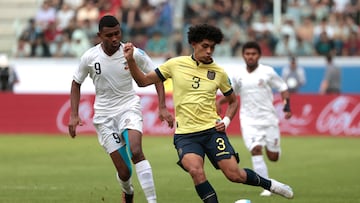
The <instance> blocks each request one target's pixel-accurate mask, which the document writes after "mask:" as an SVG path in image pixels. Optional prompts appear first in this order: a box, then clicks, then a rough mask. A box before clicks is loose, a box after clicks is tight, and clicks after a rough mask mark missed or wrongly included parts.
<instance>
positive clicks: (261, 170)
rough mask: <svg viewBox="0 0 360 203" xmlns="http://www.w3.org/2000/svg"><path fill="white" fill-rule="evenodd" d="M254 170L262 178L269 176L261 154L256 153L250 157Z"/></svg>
mask: <svg viewBox="0 0 360 203" xmlns="http://www.w3.org/2000/svg"><path fill="white" fill-rule="evenodd" d="M251 161H252V164H253V168H254V171H255V172H256V173H257V174H259V175H260V176H261V177H263V178H267V179H268V178H269V174H268V168H267V166H266V163H265V161H264V158H263V156H262V155H256V156H252V157H251Z"/></svg>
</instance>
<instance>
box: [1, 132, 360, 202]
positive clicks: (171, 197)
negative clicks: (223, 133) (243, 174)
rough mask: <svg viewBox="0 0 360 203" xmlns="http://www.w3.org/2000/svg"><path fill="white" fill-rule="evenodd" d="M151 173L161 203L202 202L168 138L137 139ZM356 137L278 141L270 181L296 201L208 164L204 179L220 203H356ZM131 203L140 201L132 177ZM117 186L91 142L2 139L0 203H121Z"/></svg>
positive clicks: (82, 138)
mask: <svg viewBox="0 0 360 203" xmlns="http://www.w3.org/2000/svg"><path fill="white" fill-rule="evenodd" d="M230 140H231V142H232V144H233V146H234V147H235V149H236V150H237V151H238V152H239V153H240V158H241V162H240V165H241V166H242V167H251V163H250V156H249V153H248V152H247V151H246V150H245V147H244V144H243V142H242V140H241V138H240V136H231V137H230ZM143 146H144V152H145V154H146V156H147V158H148V159H149V161H150V163H151V165H152V167H153V172H154V178H155V184H156V190H157V196H158V202H159V203H183V202H187V203H196V202H201V201H200V199H199V198H198V196H197V195H196V192H195V189H194V186H193V183H192V180H191V178H190V176H189V175H188V174H187V173H185V172H184V171H182V169H180V168H179V167H178V166H177V165H176V161H177V155H176V151H175V149H174V147H173V144H172V136H168V137H165V136H164V137H149V136H145V137H144V140H143ZM359 146H360V139H359V138H347V137H343V138H339V137H321V136H317V137H316V136H315V137H308V136H306V137H288V136H284V137H283V138H282V156H281V159H280V161H279V162H277V163H270V162H268V168H269V173H270V175H271V177H272V178H275V179H278V180H280V181H284V182H286V183H288V184H290V185H291V186H292V187H293V189H294V192H295V198H294V199H292V200H287V199H285V198H282V197H280V196H276V195H274V196H272V197H260V196H259V193H260V191H261V188H257V187H251V186H246V185H243V184H235V183H231V182H229V181H228V180H226V178H225V177H224V175H223V174H222V173H221V171H217V170H215V169H213V168H212V167H211V166H210V163H209V161H206V163H205V166H206V172H207V177H208V179H209V181H210V182H211V183H212V185H213V187H214V188H215V190H216V191H217V195H218V198H219V201H220V202H221V203H233V202H235V200H237V199H250V200H251V201H252V203H260V202H266V203H282V202H292V203H359V202H360V176H359V172H360V148H359ZM133 183H134V186H135V190H136V191H135V202H136V203H145V202H146V201H145V198H144V195H143V192H142V190H141V188H140V186H139V184H138V181H137V179H136V175H134V176H133ZM120 197H121V195H120V187H119V186H118V184H117V181H116V179H115V168H114V167H113V165H112V163H111V160H110V158H109V156H107V155H106V154H105V152H104V151H103V149H102V148H101V147H100V146H99V144H98V142H97V138H96V137H95V136H86V135H78V137H77V138H76V139H71V138H70V137H69V136H68V135H47V136H43V135H0V202H1V203H20V202H21V203H50V202H51V203H65V202H66V203H98V202H100V203H101V202H108V203H114V202H121V201H120V199H121V198H120Z"/></svg>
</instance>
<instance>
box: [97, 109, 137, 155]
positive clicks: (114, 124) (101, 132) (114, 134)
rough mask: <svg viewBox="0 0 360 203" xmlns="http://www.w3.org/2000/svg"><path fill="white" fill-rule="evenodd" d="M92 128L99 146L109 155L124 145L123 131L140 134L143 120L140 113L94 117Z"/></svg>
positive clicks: (129, 112) (130, 112) (132, 112)
mask: <svg viewBox="0 0 360 203" xmlns="http://www.w3.org/2000/svg"><path fill="white" fill-rule="evenodd" d="M94 126H95V129H96V132H97V135H98V140H99V143H100V145H101V146H102V147H103V148H104V149H105V151H106V152H107V153H109V154H110V153H112V152H114V151H116V150H118V149H119V148H120V147H122V146H123V145H125V141H124V139H123V137H122V136H121V133H122V132H123V131H124V130H125V129H131V130H137V131H139V132H141V133H142V127H143V119H142V114H141V111H139V112H135V111H125V112H122V113H121V114H120V113H119V114H117V115H111V116H96V122H94Z"/></svg>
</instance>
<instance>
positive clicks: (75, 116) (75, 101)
mask: <svg viewBox="0 0 360 203" xmlns="http://www.w3.org/2000/svg"><path fill="white" fill-rule="evenodd" d="M80 86H81V85H80V84H79V83H77V82H75V81H74V80H73V81H72V83H71V92H70V101H71V102H70V103H71V113H70V121H69V125H68V127H69V134H70V136H71V137H72V138H75V137H76V127H77V126H78V125H80V126H81V125H82V121H81V119H80V117H79V102H80Z"/></svg>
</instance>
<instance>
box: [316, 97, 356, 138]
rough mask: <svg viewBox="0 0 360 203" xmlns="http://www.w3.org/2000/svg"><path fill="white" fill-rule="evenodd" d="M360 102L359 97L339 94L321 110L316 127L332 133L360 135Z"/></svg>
mask: <svg viewBox="0 0 360 203" xmlns="http://www.w3.org/2000/svg"><path fill="white" fill-rule="evenodd" d="M359 118H360V103H359V101H358V100H357V99H354V98H352V97H347V96H339V97H336V98H335V99H334V100H332V101H331V102H330V103H328V104H327V105H326V106H325V107H324V108H323V110H322V111H321V112H320V114H319V117H318V119H317V121H316V128H317V130H318V131H320V132H323V133H325V132H326V133H330V134H332V135H339V134H345V135H360V121H359Z"/></svg>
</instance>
